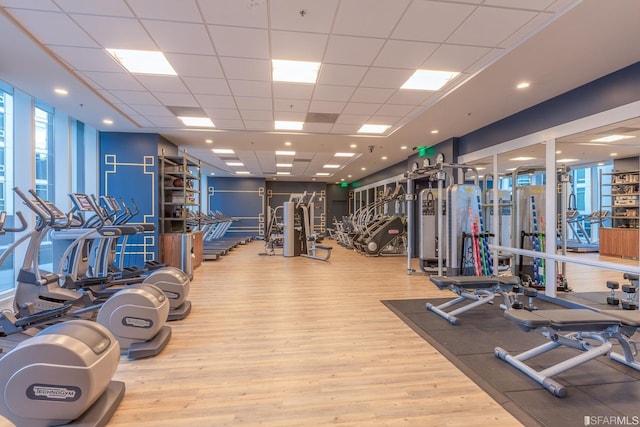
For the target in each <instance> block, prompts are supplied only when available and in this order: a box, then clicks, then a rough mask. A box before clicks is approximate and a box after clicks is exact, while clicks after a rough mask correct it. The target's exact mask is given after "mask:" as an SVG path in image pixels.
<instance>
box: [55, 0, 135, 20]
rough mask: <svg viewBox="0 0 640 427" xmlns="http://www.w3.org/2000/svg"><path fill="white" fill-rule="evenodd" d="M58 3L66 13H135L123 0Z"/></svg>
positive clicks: (57, 0) (129, 14)
mask: <svg viewBox="0 0 640 427" xmlns="http://www.w3.org/2000/svg"><path fill="white" fill-rule="evenodd" d="M56 4H57V5H58V6H60V7H61V8H62V10H64V11H65V12H66V13H82V14H87V15H107V16H119V17H127V18H130V17H133V14H132V13H131V11H130V10H129V8H128V7H127V5H126V4H125V2H124V1H122V0H110V1H99V2H94V1H77V0H56Z"/></svg>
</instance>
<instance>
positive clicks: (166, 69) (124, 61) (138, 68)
mask: <svg viewBox="0 0 640 427" xmlns="http://www.w3.org/2000/svg"><path fill="white" fill-rule="evenodd" d="M107 52H109V54H111V56H113V57H114V58H115V59H116V60H117V61H118V62H119V63H120V64H121V65H122V66H123V67H124V68H126V69H127V71H129V72H130V73H138V74H160V75H166V76H176V75H178V73H176V70H174V69H173V67H172V66H171V64H169V61H167V58H165V56H164V55H163V54H162V52H158V51H149V50H129V49H107Z"/></svg>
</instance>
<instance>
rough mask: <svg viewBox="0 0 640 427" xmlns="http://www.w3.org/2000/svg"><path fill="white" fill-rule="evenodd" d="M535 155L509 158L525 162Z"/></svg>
mask: <svg viewBox="0 0 640 427" xmlns="http://www.w3.org/2000/svg"><path fill="white" fill-rule="evenodd" d="M535 159H536V158H535V157H514V158H513V159H509V160H511V161H514V162H526V161H528V160H535Z"/></svg>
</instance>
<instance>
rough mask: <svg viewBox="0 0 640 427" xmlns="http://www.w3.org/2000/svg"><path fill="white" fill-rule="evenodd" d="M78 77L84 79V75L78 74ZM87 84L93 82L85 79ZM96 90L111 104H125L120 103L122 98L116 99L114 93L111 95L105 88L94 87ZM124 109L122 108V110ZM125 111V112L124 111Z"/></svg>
mask: <svg viewBox="0 0 640 427" xmlns="http://www.w3.org/2000/svg"><path fill="white" fill-rule="evenodd" d="M78 77H80V78H82V79H84V78H85V77H84V76H82V75H78ZM87 84H89V85H90V86H91V85H93V84H94V83H93V82H92V81H91V80H89V81H87ZM96 92H98V93H99V94H100V96H102V97H103V98H104V99H106V100H107V101H109V102H110V103H112V104H118V105H120V106H124V105H126V104H123V103H122V100H120V99H118V98H117V97H116V96H115V95H113V94H112V93H111V92H109V91H108V90H106V89H96ZM123 111H124V110H123ZM125 113H126V112H125Z"/></svg>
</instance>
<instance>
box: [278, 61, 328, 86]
mask: <svg viewBox="0 0 640 427" xmlns="http://www.w3.org/2000/svg"><path fill="white" fill-rule="evenodd" d="M271 62H272V65H273V81H274V82H293V83H315V82H316V80H318V71H319V70H320V63H319V62H307V61H287V60H281V59H274V60H272V61H271Z"/></svg>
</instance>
